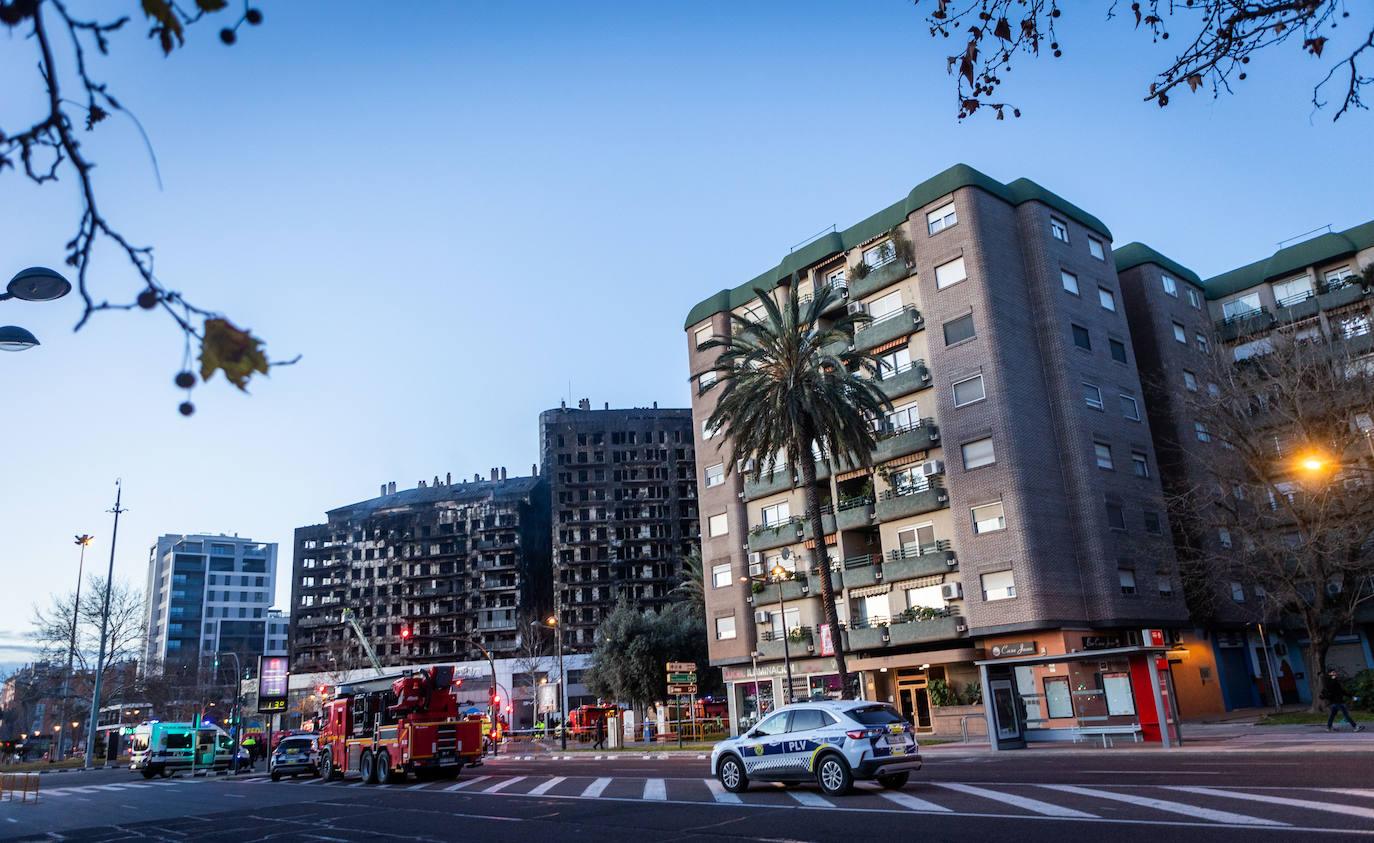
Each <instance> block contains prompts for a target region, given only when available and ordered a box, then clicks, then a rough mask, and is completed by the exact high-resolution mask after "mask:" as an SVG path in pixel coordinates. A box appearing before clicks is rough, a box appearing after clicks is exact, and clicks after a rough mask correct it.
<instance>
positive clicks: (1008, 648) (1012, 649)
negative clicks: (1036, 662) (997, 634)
mask: <svg viewBox="0 0 1374 843" xmlns="http://www.w3.org/2000/svg"><path fill="white" fill-rule="evenodd" d="M988 652H990V653H991V654H992V657H993V658H994V659H1001V658H1006V657H1007V656H1033V655H1035V653H1036V649H1035V642H1034V641H1013V642H1011V643H1010V644H993V645H992V646H991V647H989V648H988Z"/></svg>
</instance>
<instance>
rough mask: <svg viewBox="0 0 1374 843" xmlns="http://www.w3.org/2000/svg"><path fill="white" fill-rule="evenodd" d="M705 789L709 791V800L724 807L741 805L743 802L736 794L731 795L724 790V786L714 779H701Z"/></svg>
mask: <svg viewBox="0 0 1374 843" xmlns="http://www.w3.org/2000/svg"><path fill="white" fill-rule="evenodd" d="M701 781H702V783H703V784H705V785H706V789H707V790H709V791H711V798H712V799H714V800H716V801H717V802H720V803H721V804H724V805H743V804H744V800H743V799H740V798H739V794H738V793H731V792H730V791H728V790H726V789H725V785H723V784H721V783H720V782H718V781H716V780H715V779H702V780H701Z"/></svg>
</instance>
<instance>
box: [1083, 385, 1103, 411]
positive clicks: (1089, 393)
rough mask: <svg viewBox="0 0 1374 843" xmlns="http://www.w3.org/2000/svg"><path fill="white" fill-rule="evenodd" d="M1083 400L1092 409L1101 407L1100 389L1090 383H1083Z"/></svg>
mask: <svg viewBox="0 0 1374 843" xmlns="http://www.w3.org/2000/svg"><path fill="white" fill-rule="evenodd" d="M1083 401H1084V402H1085V403H1087V405H1088V406H1089V407H1092V408H1093V409H1094V410H1100V409H1102V390H1100V389H1098V388H1097V387H1095V386H1093V385H1092V384H1090V383H1085V384H1083Z"/></svg>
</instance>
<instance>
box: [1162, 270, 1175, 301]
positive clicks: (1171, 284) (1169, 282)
mask: <svg viewBox="0 0 1374 843" xmlns="http://www.w3.org/2000/svg"><path fill="white" fill-rule="evenodd" d="M1159 280H1160V281H1161V282H1162V283H1163V284H1164V292H1166V293H1168V294H1169V295H1171V296H1173V297H1174V298H1178V282H1177V281H1175V280H1174V279H1172V278H1170V277H1169V276H1167V275H1161V276H1159Z"/></svg>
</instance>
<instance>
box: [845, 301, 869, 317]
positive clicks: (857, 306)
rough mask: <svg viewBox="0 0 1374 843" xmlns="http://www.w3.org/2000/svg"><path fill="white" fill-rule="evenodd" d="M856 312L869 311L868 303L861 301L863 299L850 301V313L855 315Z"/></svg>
mask: <svg viewBox="0 0 1374 843" xmlns="http://www.w3.org/2000/svg"><path fill="white" fill-rule="evenodd" d="M856 313H868V305H866V304H864V303H863V302H861V301H852V302H850V303H849V314H850V315H851V316H853V315H854V314H856Z"/></svg>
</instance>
